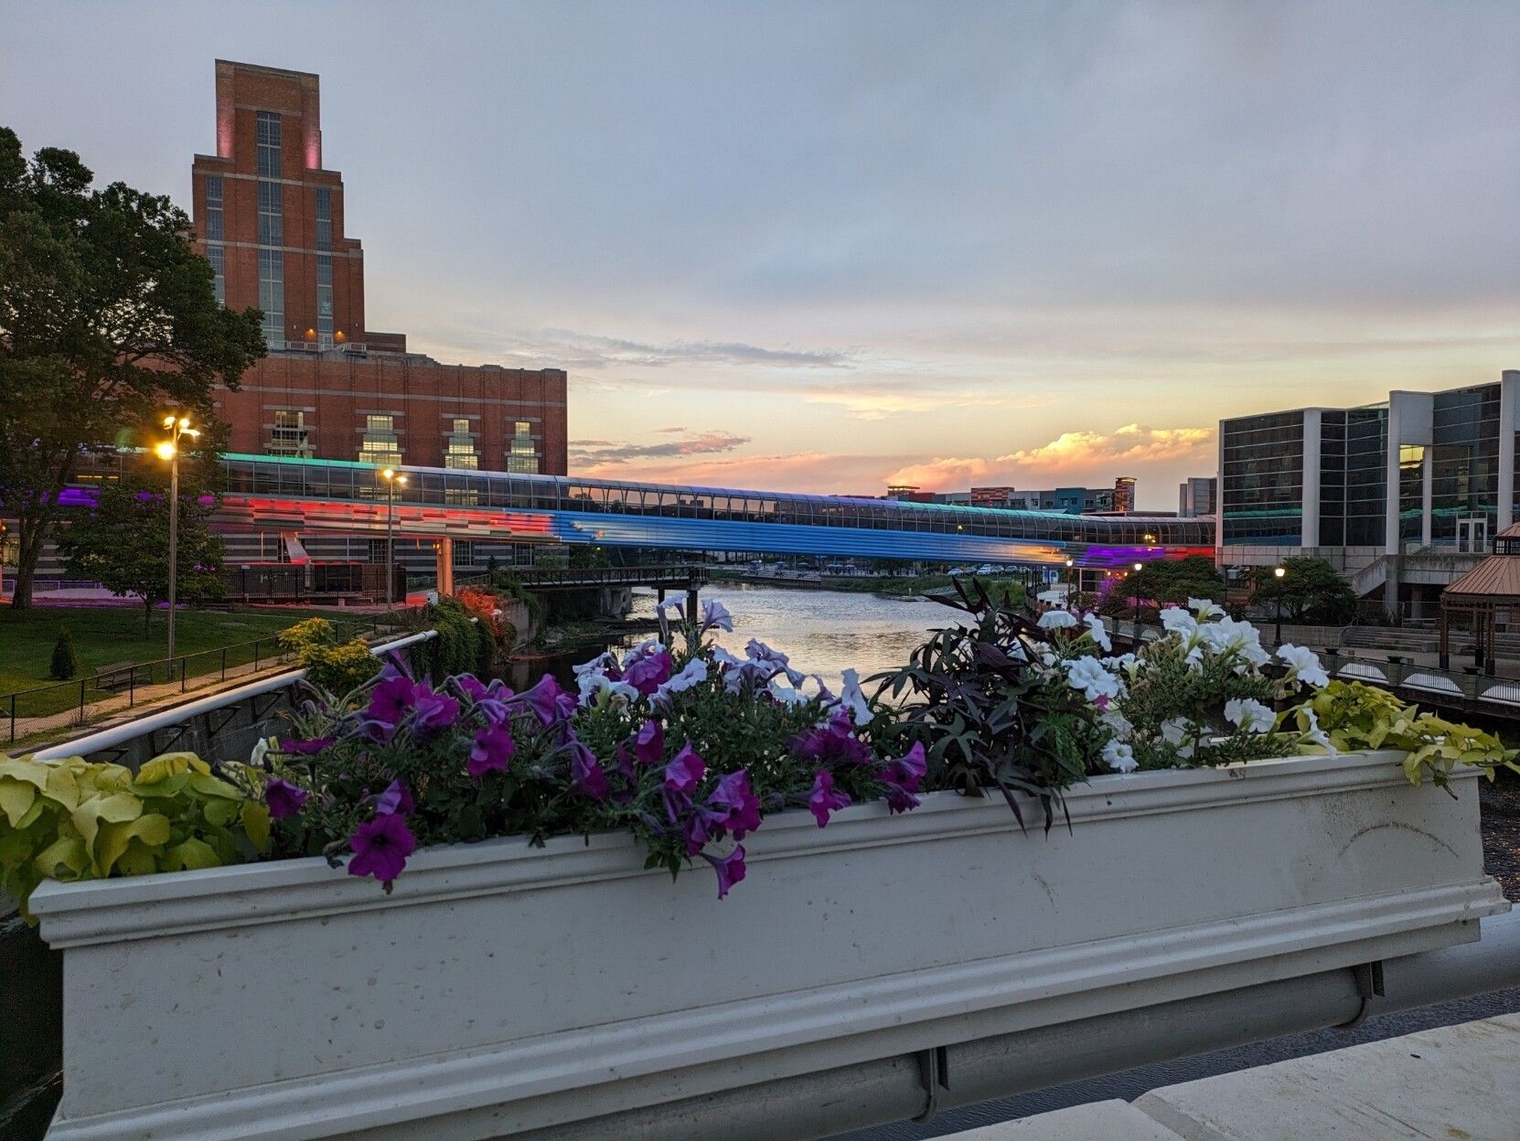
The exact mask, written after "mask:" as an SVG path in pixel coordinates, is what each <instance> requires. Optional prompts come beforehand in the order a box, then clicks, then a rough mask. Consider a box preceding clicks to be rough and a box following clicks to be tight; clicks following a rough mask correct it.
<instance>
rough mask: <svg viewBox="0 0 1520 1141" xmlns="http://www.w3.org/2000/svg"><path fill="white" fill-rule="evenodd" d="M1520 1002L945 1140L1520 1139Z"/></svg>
mask: <svg viewBox="0 0 1520 1141" xmlns="http://www.w3.org/2000/svg"><path fill="white" fill-rule="evenodd" d="M1517 1074H1520V1014H1507V1015H1502V1016H1500V1017H1497V1018H1485V1019H1482V1020H1480V1021H1477V1022H1467V1023H1463V1024H1461V1025H1457V1026H1443V1027H1439V1028H1437V1029H1434V1030H1422V1031H1420V1032H1419V1033H1418V1034H1407V1035H1405V1036H1403V1037H1401V1038H1386V1039H1384V1040H1382V1041H1380V1042H1368V1043H1365V1044H1363V1045H1360V1046H1349V1047H1347V1048H1346V1049H1344V1050H1332V1051H1331V1052H1329V1053H1326V1054H1314V1055H1311V1056H1310V1057H1307V1058H1294V1059H1292V1060H1290V1061H1286V1062H1277V1063H1275V1064H1273V1065H1270V1066H1259V1067H1257V1068H1255V1069H1250V1070H1241V1071H1238V1072H1237V1073H1233V1074H1220V1075H1218V1076H1217V1077H1212V1078H1202V1079H1200V1080H1198V1081H1193V1082H1184V1083H1182V1084H1181V1085H1175V1086H1166V1087H1164V1088H1162V1089H1157V1090H1152V1091H1151V1092H1150V1093H1148V1094H1145V1095H1144V1096H1143V1097H1140V1098H1138V1099H1136V1100H1135V1101H1134V1102H1131V1103H1126V1102H1123V1101H1100V1102H1093V1103H1091V1104H1088V1105H1078V1106H1073V1107H1072V1108H1070V1109H1061V1110H1056V1111H1055V1112H1053V1113H1042V1114H1040V1115H1038V1116H1036V1117H1026V1118H1023V1119H1022V1120H1020V1121H1008V1122H1003V1123H1002V1124H999V1125H988V1126H984V1127H982V1128H980V1129H972V1130H968V1131H966V1132H963V1133H952V1134H949V1135H947V1136H946V1137H945V1138H942V1139H941V1141H1096V1139H1099V1138H1102V1139H1105V1141H1315V1139H1318V1138H1332V1137H1333V1138H1335V1139H1336V1141H1388V1139H1390V1138H1431V1139H1440V1141H1520V1082H1517V1081H1516V1080H1515V1077H1516V1075H1517Z"/></svg>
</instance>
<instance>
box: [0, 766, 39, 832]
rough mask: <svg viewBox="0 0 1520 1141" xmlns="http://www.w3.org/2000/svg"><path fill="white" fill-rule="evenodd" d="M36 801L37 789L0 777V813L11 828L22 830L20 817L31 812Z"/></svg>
mask: <svg viewBox="0 0 1520 1141" xmlns="http://www.w3.org/2000/svg"><path fill="white" fill-rule="evenodd" d="M36 801H37V788H36V786H35V785H32V784H28V783H26V782H24V781H19V780H8V779H6V778H5V777H0V812H3V813H5V816H6V819H8V820H9V821H10V822H11V827H12V828H22V827H24V825H23V824H22V823H21V819H22V817H24V816H25V815H26V814H27V813H28V812H30V811H31V810H32V805H33V804H35V803H36Z"/></svg>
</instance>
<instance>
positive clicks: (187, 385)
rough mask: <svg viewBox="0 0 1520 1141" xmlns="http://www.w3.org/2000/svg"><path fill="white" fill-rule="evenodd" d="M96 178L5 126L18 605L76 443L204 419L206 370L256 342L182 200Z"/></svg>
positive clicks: (89, 444) (5, 300)
mask: <svg viewBox="0 0 1520 1141" xmlns="http://www.w3.org/2000/svg"><path fill="white" fill-rule="evenodd" d="M93 180H94V175H93V174H92V173H91V172H90V170H89V169H88V168H86V167H85V166H84V165H83V164H82V163H81V162H80V161H79V157H78V156H77V155H75V154H74V153H73V152H71V151H65V150H59V149H56V148H51V147H49V148H44V149H42V150H40V151H38V152H37V153H36V156H35V157H34V159H33V160H32V162H31V163H28V162H27V161H26V160H25V159H24V158H23V157H22V152H21V143H20V140H19V139H18V138H17V137H16V134H15V132H14V131H11V130H10V129H9V128H5V127H0V513H4V514H6V515H11V516H14V517H15V518H16V519H17V520H18V523H19V527H18V536H17V538H18V543H17V547H18V552H17V554H18V557H17V570H16V589H15V595H14V597H13V600H12V606H13V607H16V608H18V609H23V608H26V607H28V606H30V605H31V595H32V577H33V574H34V572H35V570H36V566H37V560H38V558H39V557H40V555H41V554H42V544H43V540H44V539H45V538H46V537H47V535H48V534H49V532H50V530H51V528H52V526H53V524H54V523H55V522H56V521H57V520H58V519H59V518H60V514H61V510H62V509H61V508H60V506H59V495H60V493H61V492H62V491H63V489H64V488H65V487H66V486H67V485H68V483H69V481H70V479H71V477H72V476H73V475H74V472H75V469H76V467H77V465H78V463H79V460H80V457H81V455H82V454H84V453H85V452H86V451H88V450H89V449H92V448H100V447H105V446H115V445H120V444H123V443H124V444H127V445H129V446H132V445H144V444H146V443H148V442H149V438H148V437H146V436H134V435H133V433H132V426H133V425H138V424H150V423H154V422H156V417H155V415H154V414H155V413H157V412H160V411H161V410H163V409H164V408H166V407H169V408H173V409H174V410H176V411H183V412H185V413H187V414H189V415H192V416H193V417H195V418H196V420H197V421H198V422H199V423H202V424H210V423H211V420H212V417H211V407H212V406H211V390H212V386H213V385H214V384H215V383H217V382H218V381H220V382H221V383H223V384H225V385H226V386H227V387H229V388H235V387H236V386H237V383H238V379H239V377H241V375H242V374H243V372H244V371H245V370H246V369H247V368H248V367H249V366H250V365H251V364H252V363H253V361H254V360H256V359H257V358H258V357H261V356H263V355H264V339H263V334H262V332H261V331H260V321H261V315H260V313H259V311H258V310H256V309H246V310H244V311H243V312H241V313H234V312H233V311H231V310H230V309H227V308H225V307H223V306H221V305H219V304H218V303H217V301H216V295H215V291H214V288H213V284H212V272H211V267H210V265H209V264H208V263H207V262H206V260H205V259H204V258H202V257H200V256H199V255H198V254H197V253H196V252H195V249H194V247H193V246H192V244H191V240H190V233H191V231H190V220H189V218H187V217H186V216H185V214H184V212H183V211H181V210H179V209H178V208H177V207H175V206H174V205H173V204H172V203H171V202H170V201H169V199H168V198H166V197H161V196H157V195H152V194H145V193H143V192H141V191H137V190H133V189H132V188H130V187H128V186H126V185H124V184H123V183H119V182H117V183H112V184H111V185H110V186H107V187H105V188H104V189H103V190H92V189H91V183H92V181H93Z"/></svg>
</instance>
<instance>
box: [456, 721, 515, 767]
mask: <svg viewBox="0 0 1520 1141" xmlns="http://www.w3.org/2000/svg"><path fill="white" fill-rule="evenodd" d="M514 749H515V746H514V745H513V743H512V732H511V730H510V729H508V728H507V726H506V725H505V724H502V725H488V726H486V727H485V728H484V729H482V730H481V731H480V732H478V733H476V734H475V743H474V744H473V745H472V746H471V747H470V759H469V760H468V761H466V762H465V768H466V769H467V770H468V771H469V774H470V775H471V776H472V777H478V776H483V775H485V774H486V773H488V772H491V771H492V770H493V769H495V770H499V771H501V772H505V771H506V769H507V765H508V763H509V762H510V761H511V760H512V753H513V751H514Z"/></svg>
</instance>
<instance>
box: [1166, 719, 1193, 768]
mask: <svg viewBox="0 0 1520 1141" xmlns="http://www.w3.org/2000/svg"><path fill="white" fill-rule="evenodd" d="M1193 736H1194V729H1193V724H1192V722H1190V721H1188V720H1186V719H1185V718H1182V717H1173V718H1171V719H1170V720H1167V721H1163V722H1162V723H1161V739H1162V740H1163V741H1165V742H1166V743H1167V744H1168V745H1171V746H1173V747H1174V748H1176V750H1177V755H1178V756H1179V757H1181V758H1182V759H1183V760H1184V761H1185V760H1188V759H1189V758H1190V757H1192V755H1193V742H1192V740H1191V738H1192V737H1193ZM1184 741H1186V742H1187V743H1186V744H1184V743H1183V742H1184Z"/></svg>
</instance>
